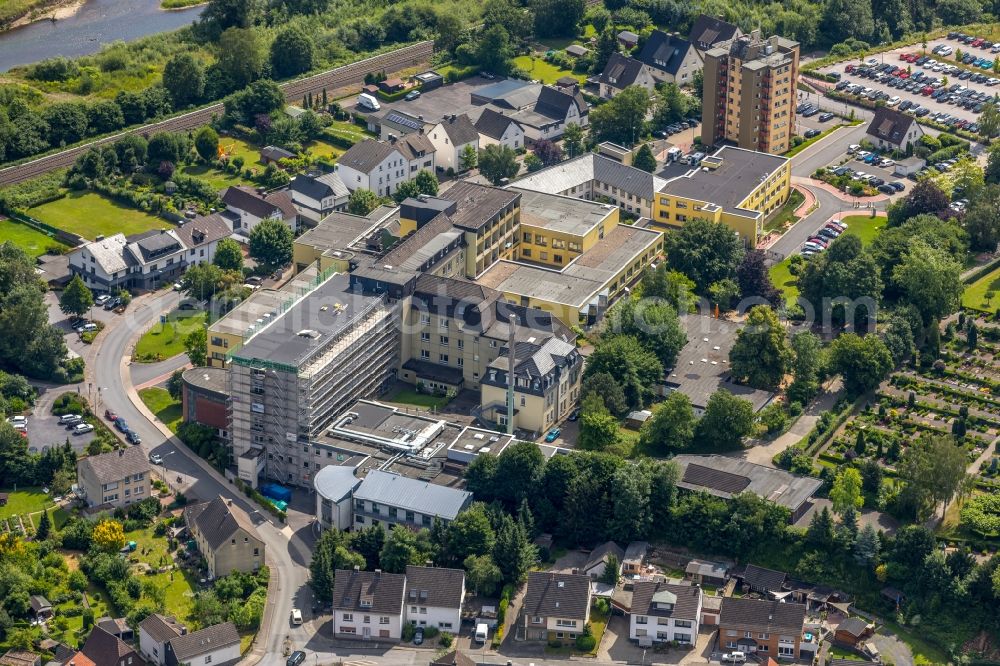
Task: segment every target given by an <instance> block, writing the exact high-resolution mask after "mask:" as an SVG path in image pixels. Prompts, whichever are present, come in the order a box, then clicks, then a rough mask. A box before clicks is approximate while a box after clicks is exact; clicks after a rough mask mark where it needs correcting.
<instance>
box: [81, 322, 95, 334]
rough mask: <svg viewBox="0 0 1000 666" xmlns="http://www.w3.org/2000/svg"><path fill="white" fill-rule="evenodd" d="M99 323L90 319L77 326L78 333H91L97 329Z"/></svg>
mask: <svg viewBox="0 0 1000 666" xmlns="http://www.w3.org/2000/svg"><path fill="white" fill-rule="evenodd" d="M96 330H97V324H95V323H94V322H92V321H88V322H87V323H86V324H83V325H81V326H77V327H76V332H77V333H89V332H90V331H96Z"/></svg>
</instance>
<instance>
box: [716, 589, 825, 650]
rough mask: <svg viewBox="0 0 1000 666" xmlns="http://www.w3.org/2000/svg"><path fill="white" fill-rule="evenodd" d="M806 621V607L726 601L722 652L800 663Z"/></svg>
mask: <svg viewBox="0 0 1000 666" xmlns="http://www.w3.org/2000/svg"><path fill="white" fill-rule="evenodd" d="M805 617H806V607H805V606H804V605H803V604H786V603H781V602H779V601H762V600H759V599H748V598H738V597H726V598H724V599H723V600H722V610H721V612H720V615H719V649H721V650H727V651H731V650H739V651H741V652H746V653H748V654H749V653H756V654H757V655H759V656H761V657H777V658H779V659H781V658H785V659H788V658H791V659H798V658H799V647H800V644H801V642H802V628H803V625H804V623H805Z"/></svg>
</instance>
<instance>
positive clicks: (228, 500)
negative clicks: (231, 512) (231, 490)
mask: <svg viewBox="0 0 1000 666" xmlns="http://www.w3.org/2000/svg"><path fill="white" fill-rule="evenodd" d="M226 504H228V505H229V506H232V505H233V498H232V497H227V498H226Z"/></svg>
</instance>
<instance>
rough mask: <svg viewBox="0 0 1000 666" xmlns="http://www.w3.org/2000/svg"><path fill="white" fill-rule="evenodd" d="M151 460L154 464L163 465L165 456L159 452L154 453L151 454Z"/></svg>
mask: <svg viewBox="0 0 1000 666" xmlns="http://www.w3.org/2000/svg"><path fill="white" fill-rule="evenodd" d="M149 462H151V463H153V464H154V465H162V464H163V457H162V456H161V455H160V454H159V453H154V454H152V455H150V456H149Z"/></svg>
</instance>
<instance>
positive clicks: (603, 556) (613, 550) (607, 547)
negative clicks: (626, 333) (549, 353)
mask: <svg viewBox="0 0 1000 666" xmlns="http://www.w3.org/2000/svg"><path fill="white" fill-rule="evenodd" d="M564 344H565V343H564ZM611 555H614V556H615V557H616V558H617V559H618V564H619V566H620V565H621V561H622V558H623V557H625V551H624V550H622V547H621V546H619V545H618V544H616V543H615V542H614V541H608V542H605V543H602V544H601V545H600V546H598V547H597V548H595V549H594V550H592V551H590V555H589V556H588V557H587V563H586V564H584V565H583V568H584V569H591V568H593V567H595V566H597V565H598V564H600V563H602V562H604V563H607V561H608V557H609V556H611Z"/></svg>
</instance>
